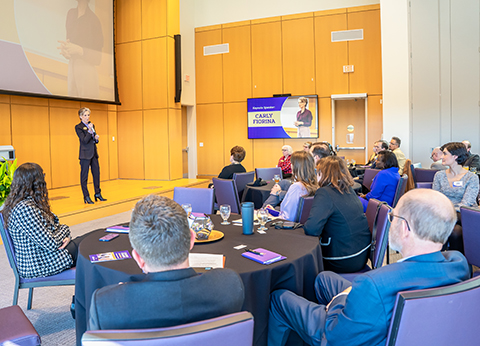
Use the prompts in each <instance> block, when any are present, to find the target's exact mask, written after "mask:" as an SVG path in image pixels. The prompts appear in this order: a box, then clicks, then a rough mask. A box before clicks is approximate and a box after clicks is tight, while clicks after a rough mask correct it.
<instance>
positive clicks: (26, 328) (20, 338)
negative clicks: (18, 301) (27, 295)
mask: <svg viewBox="0 0 480 346" xmlns="http://www.w3.org/2000/svg"><path fill="white" fill-rule="evenodd" d="M40 344H41V340H40V335H38V333H37V331H36V330H35V328H34V327H33V325H32V322H30V321H29V319H28V318H27V316H25V314H24V313H23V311H22V309H20V307H19V306H18V305H13V306H9V307H6V308H3V309H0V345H5V346H6V345H19V346H36V345H40Z"/></svg>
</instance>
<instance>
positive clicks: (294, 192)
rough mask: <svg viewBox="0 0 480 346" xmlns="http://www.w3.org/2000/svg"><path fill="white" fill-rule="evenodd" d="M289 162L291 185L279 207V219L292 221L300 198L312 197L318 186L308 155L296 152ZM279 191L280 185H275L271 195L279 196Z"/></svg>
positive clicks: (311, 160) (311, 161) (311, 158)
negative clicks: (290, 166) (290, 165)
mask: <svg viewBox="0 0 480 346" xmlns="http://www.w3.org/2000/svg"><path fill="white" fill-rule="evenodd" d="M291 162H292V178H293V183H292V185H290V186H289V188H288V191H287V193H286V195H285V197H284V198H283V201H282V204H281V205H280V217H281V218H282V219H285V220H289V221H294V220H295V216H296V215H297V209H298V203H299V202H300V197H307V196H313V195H314V194H315V191H316V190H317V188H318V185H317V179H316V177H315V165H314V161H313V157H312V155H311V154H310V153H307V152H305V151H296V152H294V153H293V154H292V158H291ZM281 191H282V189H281V187H280V185H278V184H275V185H274V187H273V188H272V192H271V194H279V193H281ZM268 207H270V208H272V209H273V207H272V206H271V205H268Z"/></svg>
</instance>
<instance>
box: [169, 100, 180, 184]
mask: <svg viewBox="0 0 480 346" xmlns="http://www.w3.org/2000/svg"><path fill="white" fill-rule="evenodd" d="M168 154H169V157H170V160H169V162H170V166H169V167H170V175H169V179H170V180H174V179H181V178H182V177H183V163H182V110H181V109H169V110H168Z"/></svg>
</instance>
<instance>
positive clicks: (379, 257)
mask: <svg viewBox="0 0 480 346" xmlns="http://www.w3.org/2000/svg"><path fill="white" fill-rule="evenodd" d="M391 209H392V208H390V207H389V206H388V204H387V203H384V202H383V203H382V202H380V204H379V209H378V213H377V218H376V219H375V223H374V225H373V232H372V246H371V248H370V251H371V253H370V260H371V261H372V269H376V268H380V267H381V266H382V265H383V259H384V258H385V253H386V252H387V248H388V231H389V229H390V222H388V212H389V211H390V210H391Z"/></svg>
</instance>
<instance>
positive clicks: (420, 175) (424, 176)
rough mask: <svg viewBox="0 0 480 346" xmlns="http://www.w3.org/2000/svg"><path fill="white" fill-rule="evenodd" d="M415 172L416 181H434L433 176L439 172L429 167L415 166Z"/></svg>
mask: <svg viewBox="0 0 480 346" xmlns="http://www.w3.org/2000/svg"><path fill="white" fill-rule="evenodd" d="M413 172H414V180H415V184H416V183H433V177H435V174H436V173H437V172H438V170H436V169H428V168H415V169H413Z"/></svg>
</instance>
